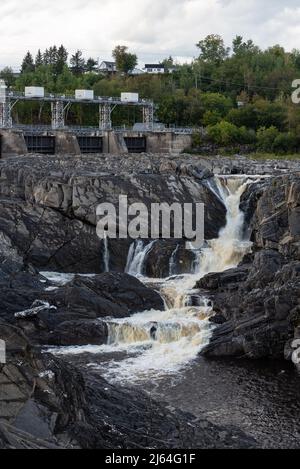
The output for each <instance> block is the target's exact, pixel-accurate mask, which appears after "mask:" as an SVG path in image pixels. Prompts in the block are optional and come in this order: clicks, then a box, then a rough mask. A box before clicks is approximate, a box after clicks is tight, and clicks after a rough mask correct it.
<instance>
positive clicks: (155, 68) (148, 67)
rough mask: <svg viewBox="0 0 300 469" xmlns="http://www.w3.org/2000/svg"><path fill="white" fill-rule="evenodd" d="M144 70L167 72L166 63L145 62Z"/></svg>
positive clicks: (152, 72)
mask: <svg viewBox="0 0 300 469" xmlns="http://www.w3.org/2000/svg"><path fill="white" fill-rule="evenodd" d="M144 70H145V72H146V73H151V74H158V73H159V74H163V73H166V68H165V66H164V64H145V67H144Z"/></svg>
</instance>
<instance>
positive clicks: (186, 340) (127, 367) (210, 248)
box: [91, 176, 257, 383]
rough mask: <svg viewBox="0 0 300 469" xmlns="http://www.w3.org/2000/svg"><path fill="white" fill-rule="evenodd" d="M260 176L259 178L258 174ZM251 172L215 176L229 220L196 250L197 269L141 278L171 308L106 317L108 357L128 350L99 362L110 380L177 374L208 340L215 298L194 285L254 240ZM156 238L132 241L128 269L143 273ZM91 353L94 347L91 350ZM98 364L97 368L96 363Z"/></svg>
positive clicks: (238, 258) (172, 262) (229, 264)
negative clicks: (248, 193) (247, 222)
mask: <svg viewBox="0 0 300 469" xmlns="http://www.w3.org/2000/svg"><path fill="white" fill-rule="evenodd" d="M256 180H257V177H256ZM253 182H255V180H253V178H251V177H249V178H248V177H247V176H243V177H235V176H234V177H224V176H216V177H215V179H214V181H212V182H211V185H212V187H213V188H214V192H215V194H216V195H217V194H218V197H219V198H220V199H221V200H222V202H223V203H224V205H225V207H226V209H227V215H226V225H225V226H224V228H222V229H221V230H220V233H219V236H218V238H217V239H213V240H209V241H207V244H206V247H205V248H203V249H202V250H201V251H194V254H195V258H196V265H195V271H194V272H193V273H191V274H188V275H180V276H177V277H175V276H173V277H172V276H171V277H170V278H168V279H164V280H162V279H157V280H156V281H155V279H147V278H145V277H143V279H142V280H143V282H144V283H145V284H147V283H148V282H149V283H150V284H151V287H152V288H153V284H155V283H156V285H159V288H160V293H161V294H162V295H163V297H164V298H165V302H166V304H168V308H166V309H165V311H157V310H151V311H144V312H141V313H138V314H135V315H133V316H131V317H128V318H122V319H111V318H108V319H107V320H106V323H107V327H108V343H107V345H106V346H104V348H105V347H106V350H107V352H105V351H104V352H103V347H102V348H101V353H104V354H105V353H107V356H108V357H111V355H109V354H111V353H112V351H116V352H118V351H120V350H122V352H124V351H125V353H122V354H121V356H120V357H119V358H118V357H116V358H114V359H113V360H111V359H109V358H108V359H107V360H105V359H104V360H103V361H102V364H100V365H95V369H96V370H99V369H100V370H101V373H102V375H103V376H104V377H105V378H106V379H108V380H109V381H112V382H113V381H121V382H125V383H128V382H130V383H132V382H134V381H141V380H145V379H146V380H149V379H151V380H157V379H159V378H160V377H161V376H165V375H166V374H175V375H176V376H179V371H180V370H181V369H182V368H183V367H186V366H187V365H188V364H190V363H191V362H192V361H193V360H195V359H196V358H197V356H198V354H199V352H200V351H201V350H202V348H203V347H204V346H205V345H206V344H207V343H208V342H209V340H210V337H211V334H212V331H213V329H214V327H216V326H215V325H213V324H212V323H211V322H210V320H209V319H210V317H211V316H212V315H214V310H213V305H212V304H211V301H210V300H208V299H206V298H205V297H203V296H201V294H200V292H199V291H198V290H195V285H196V282H197V280H199V279H200V278H202V277H204V276H205V275H206V274H208V273H212V272H222V271H224V270H227V269H229V268H232V267H235V266H237V265H238V263H239V262H240V261H241V260H242V258H243V256H244V255H245V254H246V253H248V252H250V250H251V242H250V241H249V240H248V239H245V238H244V234H243V233H244V230H243V225H244V215H243V213H242V212H241V210H240V201H241V196H242V194H243V193H244V191H245V189H246V187H247V184H249V183H253ZM152 247H153V242H151V243H149V244H146V245H145V244H144V242H143V241H142V240H138V241H136V242H135V243H133V244H132V245H131V246H130V249H129V252H128V259H127V266H126V272H128V273H131V274H133V275H142V274H143V273H144V271H145V265H146V261H147V257H148V255H149V253H150V252H151V249H152ZM178 249H179V246H177V247H176V249H175V250H174V252H173V253H172V256H171V258H170V274H171V273H173V272H174V268H175V266H176V255H177V252H176V251H177V250H178ZM91 353H92V352H91ZM97 367H98V368H97Z"/></svg>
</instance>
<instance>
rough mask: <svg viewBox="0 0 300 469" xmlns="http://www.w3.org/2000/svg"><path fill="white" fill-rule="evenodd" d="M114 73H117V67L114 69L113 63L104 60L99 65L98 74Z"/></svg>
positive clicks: (114, 64)
mask: <svg viewBox="0 0 300 469" xmlns="http://www.w3.org/2000/svg"><path fill="white" fill-rule="evenodd" d="M116 71H117V67H116V63H115V62H108V61H107V60H104V61H103V62H101V64H100V65H99V72H104V73H115V72H116Z"/></svg>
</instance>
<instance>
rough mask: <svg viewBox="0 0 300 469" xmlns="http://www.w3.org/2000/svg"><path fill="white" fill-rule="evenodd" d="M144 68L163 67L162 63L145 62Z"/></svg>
mask: <svg viewBox="0 0 300 469" xmlns="http://www.w3.org/2000/svg"><path fill="white" fill-rule="evenodd" d="M145 68H165V66H164V64H145Z"/></svg>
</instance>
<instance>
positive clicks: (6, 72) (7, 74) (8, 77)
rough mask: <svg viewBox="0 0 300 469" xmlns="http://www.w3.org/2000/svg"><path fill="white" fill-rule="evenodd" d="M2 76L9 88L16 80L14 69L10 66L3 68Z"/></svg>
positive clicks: (0, 74)
mask: <svg viewBox="0 0 300 469" xmlns="http://www.w3.org/2000/svg"><path fill="white" fill-rule="evenodd" d="M0 78H1V79H2V80H4V81H5V84H6V86H7V87H8V88H11V87H12V86H13V85H14V84H15V81H16V80H15V76H14V72H13V69H12V68H10V67H5V68H4V69H3V70H1V72H0Z"/></svg>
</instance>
